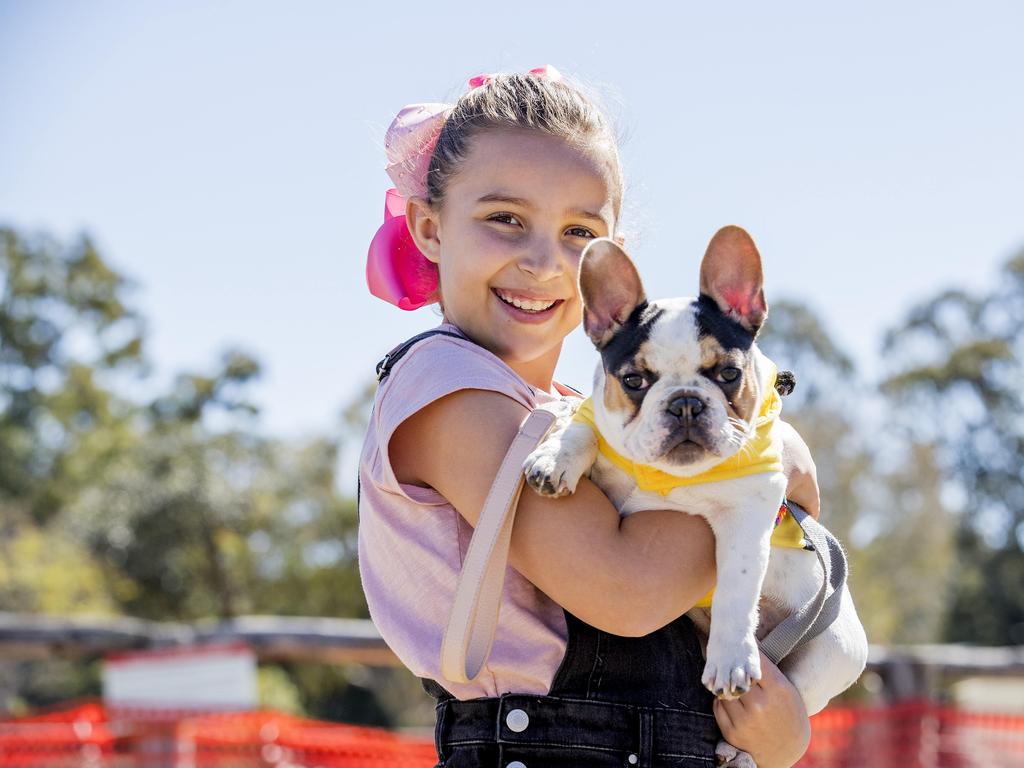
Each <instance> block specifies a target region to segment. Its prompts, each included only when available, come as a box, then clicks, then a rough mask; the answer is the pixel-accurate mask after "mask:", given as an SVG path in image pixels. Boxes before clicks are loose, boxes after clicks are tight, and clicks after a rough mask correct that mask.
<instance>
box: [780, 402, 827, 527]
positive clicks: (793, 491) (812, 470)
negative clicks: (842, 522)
mask: <svg viewBox="0 0 1024 768" xmlns="http://www.w3.org/2000/svg"><path fill="white" fill-rule="evenodd" d="M776 428H777V429H779V430H780V433H781V434H782V464H783V467H784V470H785V472H786V478H787V479H788V480H789V486H788V487H787V488H786V498H787V499H790V500H791V501H795V502H796V503H797V504H799V505H800V506H801V507H803V508H804V509H805V510H807V514H809V515H810V516H811V517H813V518H815V519H817V517H818V515H819V513H820V512H821V497H820V495H819V493H818V470H817V468H816V467H815V466H814V459H812V458H811V451H810V449H809V448H808V447H807V443H805V442H804V439H803V438H802V437H800V435H799V434H797V431H796V430H795V429H793V427H792V426H791V425H790V424H787V423H786V422H785V421H782V420H781V419H780V420H779V423H778V425H777V426H776Z"/></svg>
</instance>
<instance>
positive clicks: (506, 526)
mask: <svg viewBox="0 0 1024 768" xmlns="http://www.w3.org/2000/svg"><path fill="white" fill-rule="evenodd" d="M554 422H555V414H554V413H551V412H550V411H545V410H535V411H532V412H531V413H530V414H529V415H528V416H527V417H526V419H525V420H524V421H523V423H522V425H521V426H520V427H519V433H518V434H517V435H516V437H515V439H514V440H513V441H512V445H510V446H509V449H508V452H507V453H506V454H505V458H504V459H503V460H502V462H501V467H500V468H499V469H498V474H497V475H496V476H495V478H494V484H493V485H492V486H491V490H490V492H488V494H487V499H486V500H485V501H484V507H483V509H482V510H481V511H480V518H479V519H478V520H477V524H476V528H475V529H474V531H473V538H472V540H471V541H470V542H469V549H468V550H467V552H466V559H465V561H464V562H463V564H462V573H461V574H460V576H459V583H458V585H457V586H456V588H455V601H454V603H453V604H452V612H451V616H450V617H449V618H448V628H447V629H446V630H445V633H444V639H443V640H442V642H441V674H442V675H443V676H444V677H445V678H446V679H448V680H452V681H454V682H457V683H468V682H469V681H470V680H472V679H473V678H475V677H476V676H477V675H478V674H480V670H481V669H483V666H484V663H485V662H486V661H487V657H488V656H489V655H490V653H491V645H493V643H494V632H495V629H496V628H497V625H498V609H499V607H500V603H501V590H502V587H503V586H504V583H505V566H506V564H507V563H508V548H509V543H510V542H511V539H512V521H513V520H514V518H515V511H516V505H517V504H518V503H519V494H520V492H521V491H522V489H523V462H524V461H525V460H526V457H527V456H529V455H530V453H531V452H532V451H533V449H534V448H536V447H537V445H538V444H539V443H540V441H541V440H542V439H543V438H544V436H545V435H546V434H547V432H548V430H549V429H550V428H551V425H552V424H554Z"/></svg>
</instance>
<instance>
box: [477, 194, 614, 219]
mask: <svg viewBox="0 0 1024 768" xmlns="http://www.w3.org/2000/svg"><path fill="white" fill-rule="evenodd" d="M477 203H508V204H509V205H518V206H520V207H521V208H530V209H532V208H533V207H534V206H533V205H531V204H530V202H529V201H527V200H524V199H523V198H521V197H512V196H511V195H506V194H504V193H501V192H492V193H490V194H488V195H484V196H483V197H481V198H479V199H478V200H477ZM565 213H566V215H567V216H578V217H579V218H581V219H590V220H592V221H598V222H602V223H603V222H604V219H603V218H601V216H600V215H598V214H596V213H594V212H592V211H588V210H585V209H583V208H570V209H569V210H567V211H566V212H565Z"/></svg>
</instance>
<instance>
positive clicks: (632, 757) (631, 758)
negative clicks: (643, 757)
mask: <svg viewBox="0 0 1024 768" xmlns="http://www.w3.org/2000/svg"><path fill="white" fill-rule="evenodd" d="M626 759H627V760H629V764H630V765H636V761H637V760H638V759H639V758H638V757H637V756H636V755H630V756H629V757H627V758H626Z"/></svg>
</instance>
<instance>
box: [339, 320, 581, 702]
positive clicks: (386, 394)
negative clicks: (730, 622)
mask: <svg viewBox="0 0 1024 768" xmlns="http://www.w3.org/2000/svg"><path fill="white" fill-rule="evenodd" d="M438 327H439V328H441V329H443V330H447V331H454V332H458V328H456V327H455V326H453V325H450V324H448V323H443V324H441V325H440V326H438ZM460 389H488V390H493V391H495V392H500V393H502V394H503V395H506V396H508V397H511V398H512V399H513V400H515V401H516V402H518V403H520V404H522V405H523V406H525V407H526V408H531V409H532V408H535V407H536V406H537V405H540V404H541V403H544V402H547V401H550V400H554V399H556V398H555V396H554V395H551V394H549V393H547V392H542V391H540V390H536V389H533V388H532V387H530V386H529V385H528V384H527V383H526V382H525V381H523V380H522V379H521V378H520V377H519V375H518V374H516V373H515V371H513V370H512V369H511V368H509V367H508V366H507V365H506V364H505V363H504V362H502V360H500V359H499V358H498V357H496V356H495V355H494V354H492V353H491V352H489V351H488V350H486V349H484V348H483V347H480V346H478V345H476V344H474V343H473V342H471V341H468V340H464V339H457V338H452V337H450V336H443V335H437V336H431V337H430V338H427V339H424V340H423V341H420V342H417V343H416V344H414V345H413V346H412V347H411V348H410V349H409V351H408V352H407V353H406V354H405V356H404V357H403V358H401V360H399V361H398V362H397V363H396V364H395V365H394V367H393V368H392V369H391V374H390V375H389V376H388V377H387V378H386V379H385V380H384V382H383V383H382V384H381V386H380V387H379V389H378V390H377V395H376V398H375V400H374V404H373V416H372V418H371V420H370V425H369V428H368V429H367V433H366V440H365V442H364V444H363V451H362V455H361V456H360V461H359V479H360V483H361V501H360V504H359V574H360V577H361V578H362V582H363V591H364V592H365V593H366V602H367V604H368V606H369V608H370V617H371V618H372V619H373V623H374V624H375V625H376V627H377V629H378V630H379V631H380V634H381V636H382V637H383V638H384V641H385V642H386V643H387V644H388V646H389V647H390V648H391V650H393V651H394V652H395V654H396V655H397V656H398V658H399V659H400V660H401V661H402V663H403V664H405V666H407V667H408V668H409V669H410V670H411V671H412V672H413V673H414V674H415V675H417V676H419V677H427V678H431V679H433V680H436V681H437V682H438V683H440V684H441V685H442V686H443V687H444V688H445V689H446V690H448V691H449V692H450V693H451V694H452V695H453V696H455V697H456V698H458V699H463V700H465V699H471V698H476V697H479V696H500V695H501V694H502V693H505V692H509V691H514V692H517V693H534V694H542V695H543V694H546V693H547V692H548V691H549V690H550V688H551V681H552V679H553V678H554V675H555V672H556V671H557V669H558V666H559V664H561V661H562V657H563V655H564V653H565V644H566V636H567V630H566V625H565V616H564V614H563V612H562V609H561V607H559V606H558V605H557V604H556V603H554V602H553V601H552V600H550V599H549V598H548V597H547V596H546V595H545V594H544V593H543V592H541V591H540V590H539V589H537V588H536V587H535V586H533V584H531V583H530V582H529V581H527V580H526V579H525V578H524V577H523V576H522V575H520V574H519V572H518V571H516V570H515V569H514V568H512V567H511V566H509V567H508V569H507V570H506V573H505V586H504V592H503V594H502V600H501V610H500V612H499V616H498V628H497V633H496V635H495V639H494V646H493V648H492V650H491V656H490V659H489V660H488V662H487V664H486V666H485V667H484V668H483V670H482V671H481V672H480V674H479V676H478V677H477V679H476V680H474V681H472V682H470V683H468V684H462V683H456V682H453V681H451V680H447V679H445V678H443V677H442V676H441V671H440V658H441V638H442V636H443V634H444V630H445V625H446V624H447V621H448V614H449V612H450V610H451V605H452V601H453V599H454V594H455V584H456V580H457V579H458V576H459V571H460V569H461V566H462V558H463V556H464V555H465V553H466V549H467V547H468V546H469V540H470V537H471V536H472V534H473V529H472V527H471V526H470V525H469V523H467V522H466V521H465V520H464V519H463V518H462V516H461V515H460V514H459V513H458V512H457V511H456V510H455V508H454V507H453V506H452V505H451V504H450V503H449V502H448V500H447V499H445V498H444V497H443V496H442V495H441V494H440V493H438V492H437V491H435V490H434V489H432V488H422V487H419V486H415V485H408V484H404V483H399V482H398V480H397V479H396V478H395V475H394V472H393V471H392V468H391V464H390V462H389V460H388V453H387V446H388V442H389V441H390V440H391V435H392V434H393V433H394V431H395V429H397V428H398V425H399V424H401V423H402V422H403V421H404V420H405V419H407V418H408V417H409V416H411V415H412V414H414V413H416V411H418V410H420V409H421V408H423V407H424V406H426V405H428V404H429V403H431V402H433V401H434V400H437V399H438V398H440V397H443V396H444V395H447V394H449V393H451V392H455V391H457V390H460ZM558 389H559V391H564V393H565V394H570V391H569V390H568V389H565V388H562V387H559V388H558Z"/></svg>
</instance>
